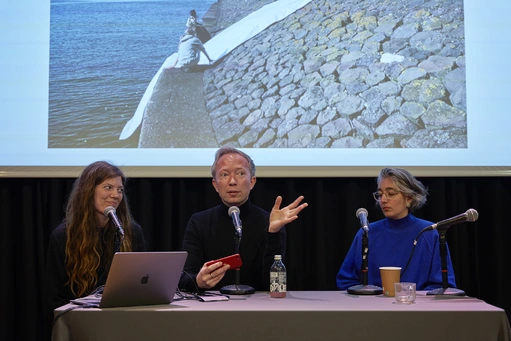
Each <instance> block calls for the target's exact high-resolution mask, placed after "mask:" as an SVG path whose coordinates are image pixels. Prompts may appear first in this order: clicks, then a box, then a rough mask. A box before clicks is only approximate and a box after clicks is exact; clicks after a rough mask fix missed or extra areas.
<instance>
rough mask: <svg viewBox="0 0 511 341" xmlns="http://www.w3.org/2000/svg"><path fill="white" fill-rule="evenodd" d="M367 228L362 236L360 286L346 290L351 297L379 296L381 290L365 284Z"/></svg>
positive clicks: (367, 250)
mask: <svg viewBox="0 0 511 341" xmlns="http://www.w3.org/2000/svg"><path fill="white" fill-rule="evenodd" d="M367 234H368V233H367V228H364V233H363V234H362V280H361V281H362V284H358V285H353V286H351V287H349V288H348V290H347V291H348V294H352V295H379V294H382V293H383V289H382V288H380V287H378V286H376V285H368V284H367V268H368V267H367V255H368V253H369V242H368V237H367Z"/></svg>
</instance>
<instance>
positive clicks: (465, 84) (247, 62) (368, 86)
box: [0, 0, 511, 177]
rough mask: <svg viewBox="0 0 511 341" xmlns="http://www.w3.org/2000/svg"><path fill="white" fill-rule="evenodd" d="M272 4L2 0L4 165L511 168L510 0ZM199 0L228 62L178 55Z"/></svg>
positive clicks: (59, 171) (177, 171)
mask: <svg viewBox="0 0 511 341" xmlns="http://www.w3.org/2000/svg"><path fill="white" fill-rule="evenodd" d="M256 2H257V1H254V3H256ZM266 3H267V5H266V6H263V7H260V8H247V9H245V11H246V16H243V17H241V16H240V17H233V16H232V15H231V17H229V15H225V14H226V13H227V14H229V13H228V12H226V13H223V14H224V16H223V17H222V20H223V21H222V22H215V20H216V19H218V18H220V16H219V15H218V14H217V16H216V17H215V15H214V13H215V10H217V9H218V8H222V7H221V6H218V4H217V3H215V2H214V1H198V0H196V1H194V0H173V1H158V0H155V1H154V0H153V1H115V0H111V1H99V0H97V1H96V0H83V1H72V0H67V1H64V0H58V1H55V0H53V1H51V2H50V1H47V0H18V1H8V0H0V46H1V47H2V49H1V51H2V53H0V69H1V75H2V77H1V78H0V98H1V100H0V103H1V104H2V107H1V108H0V144H1V146H2V148H1V149H0V176H1V177H74V176H77V175H78V174H79V172H80V171H81V169H83V167H84V166H86V165H88V164H89V163H91V162H94V161H97V160H107V161H110V162H112V163H114V164H116V165H118V166H121V167H123V169H124V170H125V172H126V173H127V175H128V176H131V177H133V176H136V177H208V176H209V168H210V166H211V163H212V161H213V157H214V153H215V151H216V150H217V149H218V148H219V147H221V146H223V145H232V146H235V147H238V148H240V149H242V150H243V151H245V152H247V153H248V154H249V155H250V156H252V158H253V159H254V161H255V163H256V165H257V166H258V174H257V175H258V176H275V177H279V176H286V177H288V176H293V177H311V176H331V177H343V176H376V175H377V172H378V170H379V169H380V168H381V167H384V166H402V167H406V168H408V169H410V170H411V171H413V172H414V175H417V176H509V175H511V156H510V155H511V153H510V152H509V151H510V150H511V135H510V134H509V132H508V130H509V127H510V126H511V115H510V113H509V104H508V103H509V97H510V94H511V82H510V81H509V80H510V79H511V72H510V68H509V62H508V59H509V55H510V53H511V37H510V35H509V34H508V32H509V27H508V24H509V23H508V22H509V18H508V16H509V13H510V12H511V2H509V1H507V0H489V1H485V2H480V1H475V0H465V1H461V0H446V1H426V0H424V1H422V0H418V1H392V2H382V1H374V0H373V1H369V0H330V1H328V0H279V1H276V2H271V1H266ZM240 6H242V5H241V3H240ZM191 9H195V10H196V11H197V14H198V17H199V19H200V20H201V21H204V25H205V27H206V28H208V29H209V30H210V31H211V33H212V36H213V38H212V39H211V40H209V41H207V42H205V43H204V47H205V50H206V51H207V52H208V54H209V56H210V57H211V59H212V60H213V63H211V64H209V63H208V60H207V58H206V57H205V55H204V54H202V55H201V59H200V62H199V65H198V66H196V67H193V68H191V69H185V67H181V65H180V63H176V67H172V66H173V65H174V63H175V62H176V58H177V53H176V52H177V51H178V46H179V42H180V39H181V40H182V39H183V36H184V34H183V33H184V32H185V30H186V29H187V27H186V22H187V18H188V16H189V11H190V10H191ZM243 9H244V8H239V9H237V10H238V11H241V10H243ZM223 10H224V12H225V11H226V9H225V8H223ZM233 13H234V10H233ZM226 18H227V19H226Z"/></svg>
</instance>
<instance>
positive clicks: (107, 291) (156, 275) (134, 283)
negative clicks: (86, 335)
mask: <svg viewBox="0 0 511 341" xmlns="http://www.w3.org/2000/svg"><path fill="white" fill-rule="evenodd" d="M187 255H188V254H187V252H186V251H176V252H118V253H116V254H115V255H114V258H113V260H112V265H111V267H110V271H109V273H108V278H107V280H106V283H105V287H104V289H103V294H102V295H90V296H87V297H84V298H80V299H77V300H73V301H72V302H73V303H77V304H82V305H85V304H86V305H89V306H94V305H97V306H99V307H100V308H114V307H128V306H142V305H154V304H169V303H171V302H172V301H173V299H174V295H175V293H176V289H177V286H178V282H179V278H180V276H181V273H182V271H183V267H184V265H185V261H186V257H187Z"/></svg>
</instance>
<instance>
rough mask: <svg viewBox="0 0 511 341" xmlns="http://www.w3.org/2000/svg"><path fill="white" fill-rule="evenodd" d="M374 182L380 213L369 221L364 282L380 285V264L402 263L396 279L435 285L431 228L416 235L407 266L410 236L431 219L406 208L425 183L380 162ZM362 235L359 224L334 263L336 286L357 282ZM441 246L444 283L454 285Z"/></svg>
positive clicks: (438, 277) (438, 280)
mask: <svg viewBox="0 0 511 341" xmlns="http://www.w3.org/2000/svg"><path fill="white" fill-rule="evenodd" d="M377 184H378V190H377V191H376V192H374V193H373V196H374V199H375V200H376V203H377V205H378V206H379V207H380V208H381V210H382V212H383V214H384V215H385V218H384V219H382V220H379V221H376V222H374V223H370V224H369V232H368V242H369V245H368V246H369V253H368V276H367V284H369V285H376V286H380V287H381V285H382V283H381V277H380V269H379V268H380V266H398V267H401V271H402V272H403V270H405V267H406V271H405V272H404V273H403V274H402V276H401V280H402V281H403V282H414V283H416V284H417V290H432V289H436V288H441V287H442V267H441V258H440V247H439V235H438V232H437V230H433V231H428V232H426V233H423V234H421V235H420V238H418V242H417V246H416V247H415V250H414V252H413V256H412V258H411V260H410V263H409V264H408V266H407V263H408V260H409V258H410V255H411V253H412V248H413V243H414V240H415V238H416V237H417V235H418V234H419V232H420V231H421V230H422V229H423V228H425V227H427V226H429V225H431V224H433V223H432V222H430V221H426V220H423V219H419V218H416V217H415V216H414V215H413V214H412V213H411V212H413V211H415V210H417V209H419V208H420V207H422V206H423V205H424V204H425V203H426V196H427V195H428V192H427V189H426V188H425V187H424V185H423V184H422V183H421V182H420V181H418V180H417V179H415V178H414V177H413V176H412V175H411V174H410V173H409V172H408V171H407V170H405V169H401V168H383V169H382V170H381V171H380V174H379V175H378V178H377ZM362 236H363V229H360V230H359V231H358V232H357V234H356V236H355V238H354V240H353V243H352V244H351V248H350V249H349V251H348V254H347V256H346V258H345V260H344V262H343V264H342V265H341V268H340V269H339V273H338V274H337V288H338V289H339V290H346V289H348V288H349V287H351V286H353V285H358V284H361V268H362ZM447 251H448V254H447V265H448V284H449V287H451V288H455V287H456V282H455V277H454V270H453V268H452V263H451V258H450V255H449V250H447Z"/></svg>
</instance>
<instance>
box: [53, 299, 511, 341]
mask: <svg viewBox="0 0 511 341" xmlns="http://www.w3.org/2000/svg"><path fill="white" fill-rule="evenodd" d="M70 306H71V305H70V304H68V305H65V306H63V307H60V308H58V309H56V310H55V315H56V316H57V315H59V314H61V313H62V312H64V311H65V310H66V309H68V308H69V307H70ZM510 335H511V331H510V327H509V321H508V319H507V316H506V313H505V311H504V310H502V309H500V308H497V307H494V306H492V305H489V304H487V303H485V302H484V301H481V300H479V299H476V298H472V297H463V296H462V297H460V296H427V295H426V292H417V299H416V301H415V303H413V304H410V305H406V304H398V303H397V302H396V301H395V300H394V298H389V297H384V296H382V295H377V296H372V295H369V296H366V295H362V296H357V295H350V294H347V293H346V292H345V291H291V292H288V293H287V297H286V298H283V299H275V298H270V295H269V293H267V292H257V293H255V294H253V295H249V296H231V299H230V300H229V301H224V302H199V301H191V300H183V301H175V302H173V303H172V304H170V305H157V306H144V307H128V308H110V309H98V308H78V309H74V310H70V311H68V312H66V313H64V314H62V315H60V317H59V318H58V319H57V321H56V323H55V326H54V329H53V340H54V341H63V340H66V341H67V340H73V341H80V340H109V341H111V340H180V341H188V340H221V341H226V340H236V341H246V340H264V341H270V340H279V341H281V340H350V341H351V340H364V341H367V340H393V341H400V340H406V341H411V340H413V341H417V340H434V341H439V340H448V341H456V340H463V341H470V340H480V341H491V340H499V341H510V340H511V336H510Z"/></svg>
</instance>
